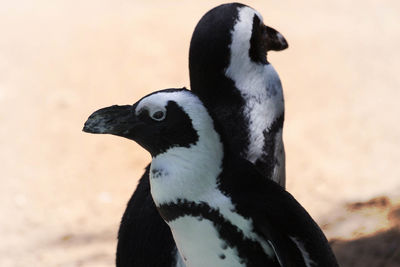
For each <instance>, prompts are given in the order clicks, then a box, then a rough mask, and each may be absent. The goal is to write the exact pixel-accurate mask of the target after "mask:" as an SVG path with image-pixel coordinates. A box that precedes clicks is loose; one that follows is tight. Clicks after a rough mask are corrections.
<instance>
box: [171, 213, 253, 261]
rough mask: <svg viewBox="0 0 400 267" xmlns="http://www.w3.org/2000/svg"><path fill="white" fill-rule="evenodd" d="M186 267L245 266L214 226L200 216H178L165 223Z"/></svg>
mask: <svg viewBox="0 0 400 267" xmlns="http://www.w3.org/2000/svg"><path fill="white" fill-rule="evenodd" d="M168 224H169V226H170V227H171V230H172V234H173V236H174V239H175V242H176V244H177V247H178V250H179V253H180V254H181V257H182V259H183V261H184V262H185V264H186V266H188V267H189V266H190V267H197V266H199V267H204V266H221V267H223V266H227V267H228V266H230V267H234V266H246V265H245V263H244V261H243V260H242V259H241V258H240V257H239V256H238V252H237V249H236V248H231V247H229V246H228V245H227V243H226V242H225V241H224V240H223V239H221V238H220V237H219V233H218V231H217V227H218V225H217V224H216V223H214V222H212V221H210V220H207V219H204V218H203V217H201V216H182V217H179V218H177V219H175V220H173V221H171V222H169V223H168Z"/></svg>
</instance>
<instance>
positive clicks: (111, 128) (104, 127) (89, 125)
mask: <svg viewBox="0 0 400 267" xmlns="http://www.w3.org/2000/svg"><path fill="white" fill-rule="evenodd" d="M138 124H140V122H139V120H138V119H137V117H136V115H135V107H134V106H130V105H126V106H117V105H114V106H111V107H106V108H102V109H99V110H97V111H95V112H93V114H92V115H90V116H89V118H88V119H87V121H86V122H85V125H84V126H83V131H84V132H86V133H93V134H113V135H117V136H122V137H126V138H129V139H132V134H133V130H134V128H135V126H137V125H138Z"/></svg>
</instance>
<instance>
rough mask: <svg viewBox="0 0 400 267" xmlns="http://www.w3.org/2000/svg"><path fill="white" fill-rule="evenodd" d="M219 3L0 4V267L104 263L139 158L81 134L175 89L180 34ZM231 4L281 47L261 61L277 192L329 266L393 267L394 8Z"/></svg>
mask: <svg viewBox="0 0 400 267" xmlns="http://www.w3.org/2000/svg"><path fill="white" fill-rule="evenodd" d="M219 3H221V2H219V1H184V2H183V1H177V0H174V1H161V0H160V1H155V0H153V1H132V0H131V1H127V0H118V1H111V0H100V1H94V0H87V1H75V0H74V1H66V0H65V1H64V0H56V1H45V0H36V1H32V0H21V1H6V0H0V36H1V37H0V122H1V126H2V127H0V146H1V150H0V162H1V163H0V166H1V167H0V169H1V176H0V181H1V187H0V211H1V215H0V216H1V218H0V234H1V237H2V242H0V266H2V267H7V266H13V267H14V266H63V267H64V266H85V267H88V266H98V267H101V266H111V265H113V264H114V258H115V247H116V233H117V229H118V224H119V221H120V218H121V215H122V213H123V210H124V208H125V205H126V202H127V200H128V199H129V197H130V195H131V194H132V192H133V191H134V189H135V186H136V183H137V179H138V178H139V177H140V176H141V173H142V171H143V168H144V166H145V165H146V163H148V162H149V159H150V157H149V156H148V155H147V154H146V153H145V152H144V151H143V149H141V148H140V147H139V146H137V145H136V144H135V143H133V142H130V141H128V140H124V139H121V138H117V137H113V136H93V135H88V134H84V133H82V132H81V129H82V126H83V123H84V121H85V120H86V118H87V116H88V115H89V114H90V113H91V112H92V111H94V110H96V109H98V108H101V107H104V106H108V105H112V104H127V103H133V102H135V101H136V100H137V99H138V98H139V97H141V96H143V95H144V94H146V93H148V92H151V91H154V90H158V89H162V88H168V87H180V86H189V81H188V70H187V54H188V46H189V41H190V37H191V33H192V31H193V29H194V27H195V25H196V23H197V21H198V20H199V19H200V17H201V16H202V15H203V14H204V13H205V12H206V11H207V10H209V9H210V8H212V7H214V6H216V5H218V4H219ZM245 3H247V4H249V5H251V6H253V7H255V8H256V9H258V10H259V11H260V12H261V13H262V14H263V16H264V20H265V22H266V23H267V24H268V25H270V26H273V27H275V28H277V29H278V30H279V31H280V32H281V33H283V34H284V35H285V37H286V38H287V40H288V41H289V43H290V49H288V50H286V51H284V52H280V53H271V55H270V60H271V62H272V63H273V65H274V66H275V67H276V69H277V70H278V72H279V73H280V75H281V79H282V81H283V85H284V91H285V98H286V122H285V132H284V140H285V144H286V151H287V174H288V178H287V180H288V190H289V191H290V192H291V193H292V194H293V195H294V196H295V197H296V198H297V199H298V200H299V201H300V202H301V203H302V204H303V205H304V206H305V207H306V208H307V209H308V210H309V212H310V213H311V214H312V216H313V217H314V218H315V220H316V221H317V222H318V223H319V224H320V225H321V226H322V227H323V229H324V231H325V233H326V234H327V236H328V237H329V238H330V239H331V240H332V245H333V247H334V249H335V252H336V253H337V255H338V258H339V260H340V262H341V265H342V266H400V233H399V227H400V177H399V174H400V165H399V163H398V161H399V159H400V150H399V144H400V126H399V115H400V107H399V99H400V90H399V88H400V75H399V70H400V53H399V47H400V27H399V22H400V21H399V20H400V19H399V18H400V2H398V1H395V0H389V1H384V2H382V1H377V0H375V1H373V0H370V1H361V0H355V1H344V0H339V1H324V2H322V1H317V0H312V1H285V2H283V1H279V2H278V1H245ZM366 261H367V262H368V264H365V262H366Z"/></svg>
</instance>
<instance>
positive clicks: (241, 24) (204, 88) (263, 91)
mask: <svg viewBox="0 0 400 267" xmlns="http://www.w3.org/2000/svg"><path fill="white" fill-rule="evenodd" d="M287 47H288V43H287V41H286V40H285V38H284V37H283V36H282V34H280V33H279V32H278V31H276V30H274V29H272V28H270V27H268V26H265V25H264V24H263V19H262V16H261V15H260V14H259V13H258V12H257V11H256V10H254V9H252V8H250V7H248V6H245V5H243V4H239V3H230V4H223V5H220V6H217V7H215V8H213V9H211V10H210V11H209V12H207V13H206V14H205V15H204V16H203V17H202V18H201V20H200V21H199V23H198V24H197V26H196V28H195V30H194V33H193V35H192V39H191V43H190V48H189V73H190V85H191V90H192V91H193V92H195V93H196V94H197V95H198V96H199V97H200V99H201V100H202V101H203V102H204V103H205V104H206V105H207V106H208V107H209V109H210V110H212V111H213V112H214V113H215V114H216V116H215V120H217V121H219V122H220V124H221V125H222V130H223V132H225V133H227V134H226V135H227V143H228V145H229V146H230V147H231V148H232V150H233V151H235V152H236V153H238V154H239V155H241V156H242V157H244V158H246V159H248V160H250V161H251V162H252V163H254V164H255V165H256V166H257V169H258V170H259V171H260V172H261V173H262V174H263V175H264V177H265V178H267V179H269V178H271V177H272V179H273V180H274V181H276V182H278V183H279V184H280V185H281V186H285V154H284V147H283V141H282V129H283V120H284V102H283V91H282V85H281V82H280V79H279V76H278V74H277V72H276V71H275V70H274V68H273V67H272V65H271V64H270V63H269V62H268V60H267V52H268V51H271V50H274V51H280V50H283V49H286V48H287ZM241 62H242V63H243V64H242V63H241ZM149 168H150V166H147V167H146V170H145V173H144V174H143V176H142V178H141V179H140V181H139V183H138V186H137V188H136V190H135V192H134V194H133V195H132V197H131V199H130V200H129V202H128V204H127V208H126V210H125V212H124V215H123V217H122V220H121V224H120V228H119V231H118V245H117V253H116V254H117V255H116V265H117V266H118V267H127V266H139V267H140V266H146V267H148V266H180V264H181V257H180V255H179V253H178V251H177V248H176V246H175V242H174V240H173V237H172V234H171V231H170V229H169V227H168V226H167V225H166V224H165V222H164V221H163V220H162V218H161V217H160V216H159V214H158V212H157V209H156V206H155V205H154V202H153V199H152V197H151V195H150V184H149ZM271 174H272V176H271Z"/></svg>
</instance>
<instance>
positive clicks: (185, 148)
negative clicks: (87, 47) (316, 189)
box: [83, 89, 338, 267]
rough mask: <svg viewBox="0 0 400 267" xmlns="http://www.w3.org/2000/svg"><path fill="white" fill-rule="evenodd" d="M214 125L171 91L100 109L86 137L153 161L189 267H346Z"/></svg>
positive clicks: (160, 199) (185, 96) (163, 206)
mask: <svg viewBox="0 0 400 267" xmlns="http://www.w3.org/2000/svg"><path fill="white" fill-rule="evenodd" d="M213 117H214V114H213V113H212V112H211V111H210V110H208V109H207V108H206V107H205V106H204V104H203V103H202V102H201V100H200V99H199V98H198V97H197V96H196V95H195V94H193V93H192V92H190V91H189V90H186V89H166V90H161V91H157V92H155V93H152V94H150V95H147V96H145V97H143V98H142V99H140V100H139V101H138V102H136V103H135V104H133V105H126V106H111V107H108V108H103V109H100V110H98V111H96V112H94V113H93V114H92V115H91V116H90V117H89V118H88V120H87V121H86V123H85V125H84V128H83V130H84V131H85V132H88V133H98V134H112V135H117V136H121V137H125V138H128V139H130V140H133V141H135V142H137V143H138V144H139V145H141V146H142V147H143V148H145V149H146V150H147V151H148V152H149V153H150V154H151V157H152V161H151V166H150V169H149V176H150V177H149V181H150V187H151V195H152V198H153V200H154V203H155V205H156V207H157V210H158V212H159V213H160V215H161V217H162V218H163V220H164V221H165V222H166V223H167V224H168V226H169V227H170V229H171V231H172V234H173V237H174V240H175V242H176V245H177V248H178V250H179V253H180V255H181V257H182V259H183V263H184V265H185V266H188V267H190V266H193V267H197V266H199V267H200V266H221V267H223V266H229V267H233V266H307V267H310V266H325V267H330V266H338V263H337V261H336V258H335V256H334V254H333V252H332V250H331V248H330V246H329V244H328V241H327V240H326V238H325V236H324V234H323V232H322V231H321V229H320V228H319V227H318V225H317V224H316V223H315V222H314V221H313V219H312V218H311V216H310V215H309V214H308V213H307V211H306V210H305V209H304V208H303V207H302V206H301V205H300V204H299V203H298V202H297V201H296V200H295V199H294V198H293V196H291V195H290V194H289V193H288V192H287V191H285V190H284V189H283V188H282V187H281V186H279V185H278V184H277V183H275V182H274V181H272V179H265V177H263V175H262V174H261V173H260V172H259V171H258V170H257V169H256V167H255V166H254V165H253V164H252V163H251V162H250V161H248V160H246V159H244V158H241V157H240V156H239V155H238V154H237V153H236V152H234V151H232V150H231V148H230V146H229V145H227V143H226V142H225V138H226V137H225V136H224V133H223V130H221V129H222V128H221V127H220V125H219V124H218V122H217V121H216V120H214V119H213Z"/></svg>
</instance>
